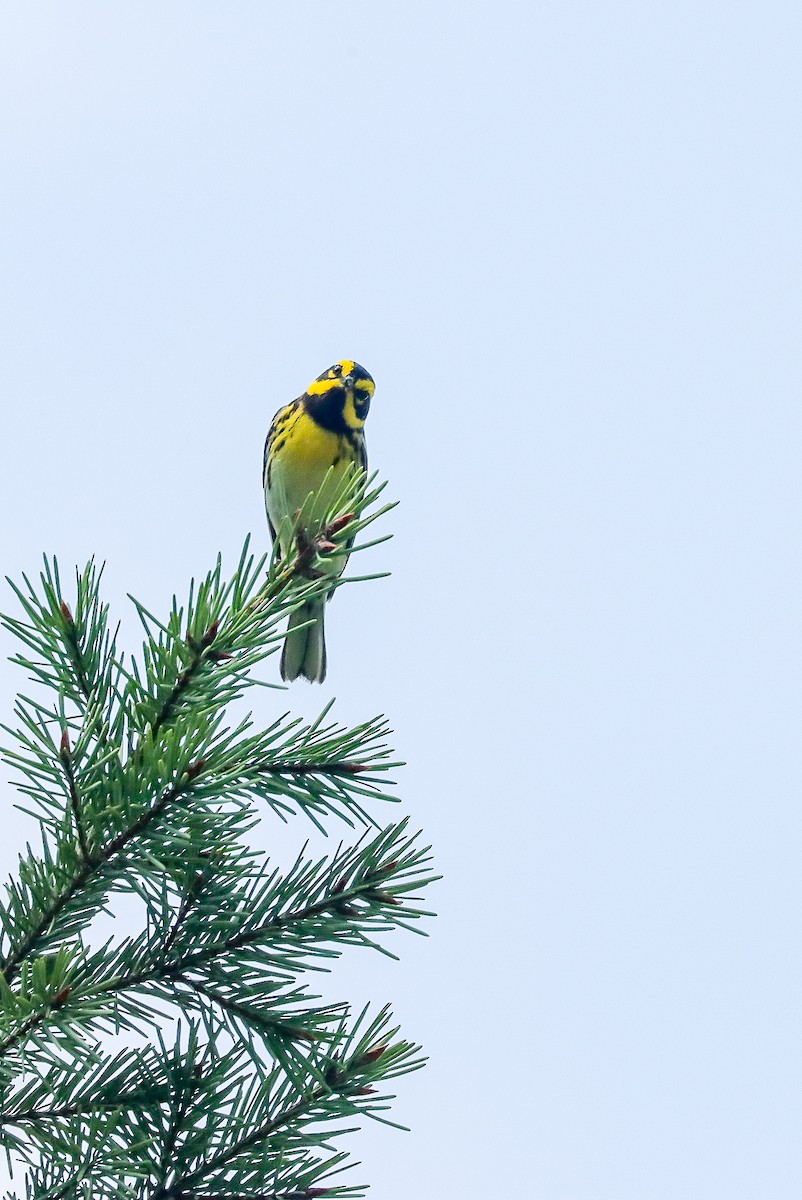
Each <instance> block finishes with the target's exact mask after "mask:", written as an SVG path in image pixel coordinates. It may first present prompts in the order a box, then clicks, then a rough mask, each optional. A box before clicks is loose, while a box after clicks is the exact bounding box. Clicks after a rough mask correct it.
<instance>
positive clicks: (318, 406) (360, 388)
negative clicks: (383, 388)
mask: <svg viewBox="0 0 802 1200" xmlns="http://www.w3.org/2000/svg"><path fill="white" fill-rule="evenodd" d="M375 390H376V385H375V383H374V382H373V377H372V376H371V375H370V374H369V373H368V372H367V371H366V370H365V368H364V367H360V365H359V363H358V362H354V360H353V359H352V358H344V359H343V360H342V361H341V362H338V363H335V364H334V366H333V367H329V369H328V371H324V372H323V374H322V375H318V377H317V379H316V380H315V381H314V383H310V385H309V387H308V388H307V389H306V393H305V395H304V401H305V403H306V406H307V408H308V409H309V411H310V413H311V414H312V416H313V417H314V418H315V420H316V421H318V423H319V424H321V425H323V426H324V427H325V428H326V429H331V430H334V431H336V432H338V433H339V432H345V431H346V430H349V429H361V428H362V426H363V425H364V424H365V420H366V418H367V415H368V410H369V409H370V402H371V400H372V398H373V393H374V392H375Z"/></svg>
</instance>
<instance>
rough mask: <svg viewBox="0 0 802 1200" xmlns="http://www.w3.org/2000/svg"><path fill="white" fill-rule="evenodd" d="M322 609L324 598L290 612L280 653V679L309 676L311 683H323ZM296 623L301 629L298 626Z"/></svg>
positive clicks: (324, 672) (323, 637) (323, 640)
mask: <svg viewBox="0 0 802 1200" xmlns="http://www.w3.org/2000/svg"><path fill="white" fill-rule="evenodd" d="M325 612H326V601H325V600H313V601H311V602H310V603H309V604H302V605H301V607H300V608H296V610H295V612H293V613H290V621H289V625H288V626H287V636H286V638H285V639H284V649H283V650H282V652H281V678H282V679H286V680H287V681H288V682H289V681H291V680H293V679H299V678H301V679H308V680H309V682H310V683H322V682H323V680H324V679H325V678H326V639H325V636H324V631H323V621H324V616H325ZM299 625H303V626H304V628H303V629H299V628H298V626H299Z"/></svg>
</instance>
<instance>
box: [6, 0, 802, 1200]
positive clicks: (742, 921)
mask: <svg viewBox="0 0 802 1200" xmlns="http://www.w3.org/2000/svg"><path fill="white" fill-rule="evenodd" d="M801 34H802V9H800V8H799V6H798V5H797V4H792V3H787V4H782V3H771V2H770V0H768V2H766V0H764V2H763V3H760V4H758V3H754V2H748V0H747V2H743V3H732V2H729V3H726V4H725V3H713V2H710V3H706V4H699V3H694V4H690V3H687V2H682V0H673V2H672V3H670V4H664V3H653V4H644V3H636V2H634V0H631V2H625V0H621V2H619V3H612V2H604V0H602V2H600V3H595V4H594V3H588V2H585V3H571V2H570V0H566V2H564V3H560V4H536V3H510V2H498V3H494V4H492V5H491V4H477V3H468V2H465V0H464V2H463V3H461V4H459V5H457V4H451V5H444V4H443V5H439V6H438V5H434V4H432V3H431V2H428V3H423V2H421V0H408V2H407V3H405V4H403V5H401V4H380V3H375V2H374V3H305V4H302V5H287V4H281V5H280V4H276V3H267V2H262V3H253V2H247V0H240V2H239V3H237V4H210V3H208V2H197V0H196V2H195V3H191V4H190V3H177V2H176V3H171V4H164V3H159V4H155V3H147V2H144V0H140V2H139V3H137V4H135V5H131V4H120V3H117V4H114V5H108V4H101V3H81V4H64V3H54V2H47V0H45V2H43V0H39V2H38V3H36V4H35V5H34V4H27V5H11V4H5V5H3V6H2V7H1V8H0V139H1V142H0V144H1V146H2V159H3V162H4V171H3V175H4V182H3V186H2V189H0V245H2V266H1V267H0V288H1V289H2V292H1V294H0V303H2V317H1V320H2V330H3V339H2V340H3V350H2V356H1V360H0V379H1V381H2V394H3V397H4V404H3V408H4V420H3V433H4V455H3V459H4V470H3V472H2V474H1V475H0V489H2V492H1V494H0V504H2V511H3V512H4V513H5V522H4V531H5V532H4V536H3V541H2V551H3V554H2V568H3V570H2V573H3V574H5V573H8V574H11V575H14V576H18V575H19V573H20V572H21V571H22V570H29V569H36V563H37V559H38V557H39V555H40V553H41V551H43V550H48V551H56V552H57V553H58V554H59V556H60V558H61V561H62V562H63V563H64V564H65V565H66V564H70V563H73V562H75V561H76V560H78V561H80V562H83V561H84V560H85V559H86V558H87V557H88V556H89V555H90V554H95V555H97V556H98V557H99V558H101V559H106V560H107V562H108V566H107V582H108V594H109V598H110V599H112V601H113V602H114V603H115V604H117V605H118V606H119V607H120V608H122V606H123V603H124V600H123V597H124V594H125V592H126V591H129V590H130V591H133V592H135V593H136V594H137V595H139V596H140V597H141V598H142V599H143V600H145V601H146V602H148V603H149V605H150V606H151V607H153V608H155V609H157V610H158V609H159V607H161V608H164V606H165V605H166V603H167V600H168V598H169V596H170V595H171V594H172V591H173V590H174V589H178V590H181V591H182V590H184V588H185V586H186V582H187V580H188V579H189V577H190V575H191V574H192V573H198V572H200V571H203V570H205V569H206V568H207V567H208V566H209V565H211V563H212V561H213V559H214V556H215V555H216V553H217V551H218V549H220V550H222V551H223V553H224V554H225V555H226V556H227V558H228V559H229V560H230V559H231V558H233V556H234V555H235V554H236V552H237V550H238V548H239V546H240V544H241V541H242V538H243V536H244V534H245V532H246V531H247V530H249V529H250V530H253V531H254V533H255V534H256V535H257V536H258V537H260V538H262V539H264V540H265V541H266V538H267V534H266V529H265V525H264V515H263V508H262V498H261V492H260V465H261V452H262V442H263V438H264V433H265V430H266V428H267V425H268V423H269V420H270V417H271V416H272V414H273V412H274V410H275V409H276V408H277V407H278V406H279V405H280V404H282V403H284V402H285V401H287V400H289V399H291V398H292V397H293V396H295V395H297V393H298V392H299V391H300V390H302V388H303V387H304V386H305V384H306V383H307V382H308V381H309V380H310V379H311V378H312V377H314V376H315V375H317V374H318V373H319V372H320V371H321V370H323V369H324V368H325V367H327V366H328V365H329V364H330V363H331V362H332V361H334V360H335V359H338V358H341V357H356V358H358V359H359V361H360V362H362V363H364V364H365V365H366V366H367V367H368V368H369V370H370V371H371V372H372V373H373V375H374V377H375V379H376V382H377V393H376V400H375V403H374V406H373V410H372V412H371V416H370V422H369V428H368V441H369V448H370V454H371V460H372V465H374V466H375V467H377V468H378V469H379V470H380V471H381V472H382V474H383V475H386V476H387V477H389V479H390V487H391V492H392V495H393V496H394V497H397V498H399V499H400V500H401V502H402V503H401V507H400V508H399V509H398V510H397V512H396V513H395V514H394V515H393V517H392V519H391V521H390V522H389V523H388V525H389V527H391V528H392V529H393V531H394V532H395V533H396V535H397V536H396V538H395V540H394V541H393V542H392V543H391V544H390V545H389V546H388V547H386V548H382V550H381V551H380V552H377V554H376V556H375V558H374V562H375V564H376V566H386V567H389V568H391V569H392V570H393V572H394V574H393V577H392V579H390V580H388V581H384V582H382V583H376V584H371V585H365V586H363V587H360V588H354V589H352V590H351V591H350V592H349V593H348V594H343V595H342V596H341V597H339V598H338V599H337V602H336V604H335V605H333V606H332V608H331V610H330V614H329V622H328V624H329V656H330V657H329V661H330V677H329V680H328V681H327V683H326V685H325V687H324V688H323V689H321V690H320V691H314V690H312V689H311V688H308V687H304V686H302V685H295V686H294V687H293V688H292V690H291V691H290V693H289V696H288V698H287V701H286V702H287V704H289V705H292V706H293V707H295V708H296V709H297V710H298V711H299V712H303V713H307V714H309V715H312V714H314V713H315V712H316V711H317V709H318V707H319V706H320V705H321V704H322V702H323V701H324V700H326V699H328V698H329V697H330V696H331V695H335V694H336V696H337V697H338V705H337V708H338V712H339V714H340V715H341V717H342V718H343V719H344V720H360V719H363V718H366V717H368V716H371V715H373V714H374V713H375V712H378V711H385V712H387V713H388V715H389V717H390V719H391V721H392V723H393V725H394V726H395V729H396V731H397V734H396V743H397V746H398V748H399V750H400V752H401V754H402V756H403V757H404V758H405V759H407V760H408V762H409V766H408V768H407V769H406V770H405V771H404V772H403V776H402V780H401V784H402V791H403V796H404V807H405V810H406V811H408V812H410V813H411V815H412V820H413V823H414V824H415V825H416V826H418V825H420V826H422V827H423V828H424V829H425V831H426V833H427V835H428V837H429V838H431V840H432V841H433V842H434V844H435V847H436V852H437V860H438V865H439V867H440V869H441V870H442V871H443V872H444V874H445V877H446V878H445V881H444V883H443V884H441V885H440V887H439V889H438V892H437V894H436V896H434V895H433V896H432V900H433V902H434V903H435V905H436V907H437V908H438V909H439V911H440V917H439V919H438V921H437V922H436V923H435V924H434V925H433V926H432V928H431V934H432V936H431V938H430V939H429V941H428V942H424V941H422V940H421V939H416V938H406V939H401V940H397V944H396V946H395V948H396V949H397V950H399V952H400V953H401V956H402V958H401V962H400V963H398V964H392V963H385V962H384V961H380V960H377V961H375V962H374V961H372V960H369V959H367V960H366V959H365V957H364V956H363V957H360V958H359V959H349V960H348V962H347V963H345V964H344V966H343V968H342V969H341V970H340V971H339V972H338V974H337V977H336V981H335V983H334V984H333V986H334V987H335V992H336V994H338V995H342V996H346V995H351V996H353V997H354V998H355V999H361V998H363V997H371V996H372V997H375V998H376V999H377V1000H384V999H391V1000H392V1001H393V1003H394V1005H395V1009H396V1012H397V1015H398V1017H399V1019H400V1020H401V1022H402V1024H403V1027H404V1030H405V1032H406V1033H407V1034H408V1035H410V1036H413V1037H416V1038H418V1039H420V1040H422V1041H423V1043H424V1044H425V1046H426V1049H427V1050H428V1052H429V1053H430V1055H431V1065H430V1067H429V1068H428V1070H427V1071H426V1072H425V1073H422V1074H419V1075H417V1076H413V1077H412V1078H410V1079H409V1080H407V1081H403V1082H402V1084H401V1087H400V1098H399V1101H398V1104H397V1107H396V1110H395V1115H396V1116H397V1117H398V1118H399V1119H400V1120H403V1121H406V1122H408V1123H409V1124H411V1126H412V1132H411V1134H408V1135H403V1134H396V1133H393V1132H392V1131H386V1130H381V1129H374V1128H369V1129H367V1130H366V1131H365V1132H364V1133H363V1134H361V1135H359V1137H358V1138H357V1139H354V1141H353V1149H354V1151H355V1154H356V1157H357V1158H359V1159H360V1160H361V1161H362V1164H363V1165H362V1167H360V1168H359V1169H358V1177H359V1178H363V1179H366V1180H368V1181H369V1182H371V1183H372V1184H373V1187H374V1191H373V1195H375V1196H376V1197H381V1200H402V1198H406V1197H410V1196H414V1197H416V1198H418V1197H421V1198H423V1197H432V1198H434V1197H442V1196H444V1195H448V1196H455V1197H456V1196H460V1197H465V1198H466V1200H468V1198H470V1200H474V1198H475V1200H479V1198H480V1197H482V1198H484V1197H491V1196H492V1197H494V1198H495V1197H501V1196H504V1197H507V1196H510V1197H512V1196H516V1197H518V1196H520V1197H523V1196H527V1197H528V1196H532V1197H533V1200H677V1198H679V1197H681V1198H682V1200H710V1198H712V1197H719V1196H720V1197H727V1200H785V1198H789V1197H793V1196H798V1195H800V1194H801V1193H802V1157H801V1156H800V1153H799V1130H800V1121H802V1084H801V1083H800V1080H801V1079H802V1063H801V1062H800V1033H799V1030H800V1026H801V1025H802V1020H801V1017H802V973H800V968H799V961H800V904H801V902H802V894H801V892H802V889H801V888H800V883H799V877H800V851H799V847H800V832H802V830H801V829H800V826H801V825H802V820H801V819H800V808H799V791H800V765H801V764H800V753H799V729H800V716H801V715H802V713H801V706H800V699H801V696H800V651H801V650H802V638H801V637H800V603H801V602H802V575H801V574H800V569H799V558H800V554H799V547H800V533H801V532H802V528H801V527H802V505H801V504H800V496H799V454H800V434H802V414H801V413H800V403H799V396H800V383H802V378H801V377H802V354H800V348H799V347H800V318H802V303H800V294H801V293H800V275H801V274H802V271H801V268H802V261H801V260H802V235H801V234H800V216H799V214H800V212H801V211H802V182H801V180H802V176H801V175H800V167H799V146H800V134H801V133H802V130H801V129H800V125H801V124H802V122H800V115H801V113H800V110H801V109H802V104H801V103H800V83H799V63H800V60H801V57H802V37H801V36H800V35H801ZM7 602H8V601H7ZM127 629H128V631H129V636H130V638H131V640H132V641H133V640H134V638H135V636H136V630H135V624H134V620H133V617H132V614H128V624H127ZM0 649H2V651H3V653H4V654H5V653H7V652H10V650H11V644H10V641H9V639H8V638H6V639H5V640H4V642H3V643H2V646H1V647H0ZM16 683H17V681H16V679H15V676H14V673H13V672H12V671H11V670H10V669H9V668H8V667H7V666H6V665H3V666H2V668H0V685H1V687H2V691H1V692H0V708H1V709H2V713H3V714H4V715H3V719H7V717H8V714H9V711H10V707H11V702H12V696H13V690H14V689H15V687H16ZM262 703H263V707H264V714H263V715H264V717H265V719H267V718H268V717H269V716H270V715H271V714H272V713H273V712H274V711H275V710H276V708H277V706H278V705H279V704H282V705H283V704H284V698H283V697H280V696H277V694H275V693H265V697H264V699H263V701H262ZM8 804H10V801H7V805H8ZM5 811H6V812H7V813H9V817H8V818H7V819H8V822H9V824H8V830H7V832H6V833H5V834H4V838H3V864H4V866H5V870H6V871H7V870H9V869H10V868H11V866H12V864H13V855H14V852H15V849H16V846H15V844H14V843H15V841H18V842H19V843H20V844H21V842H22V839H23V838H24V837H26V836H30V832H31V831H30V826H29V824H28V823H27V822H25V821H24V820H23V818H22V817H20V816H18V815H17V814H15V813H13V812H11V810H10V808H9V807H7V808H6V810H5ZM292 832H293V836H294V837H295V838H297V839H300V838H301V837H303V836H304V835H305V831H304V830H303V829H302V827H301V825H300V824H298V825H297V826H295V827H294V829H293V831H292ZM266 836H267V838H268V840H269V838H270V836H271V835H270V833H269V832H268V834H267V835H266Z"/></svg>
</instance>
